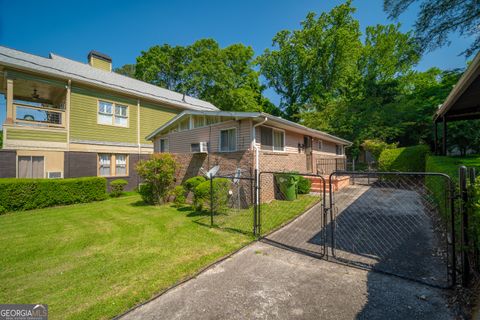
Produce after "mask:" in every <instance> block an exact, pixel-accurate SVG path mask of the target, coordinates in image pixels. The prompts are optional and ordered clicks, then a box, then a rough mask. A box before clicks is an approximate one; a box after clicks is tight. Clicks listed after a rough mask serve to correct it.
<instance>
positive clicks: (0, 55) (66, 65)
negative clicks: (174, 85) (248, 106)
mask: <svg viewBox="0 0 480 320" xmlns="http://www.w3.org/2000/svg"><path fill="white" fill-rule="evenodd" d="M0 65H5V66H9V67H14V68H18V69H23V70H27V71H32V72H40V73H44V74H48V75H50V76H54V77H61V78H64V79H71V80H72V81H78V82H83V83H88V84H92V85H96V86H101V87H104V88H107V89H111V90H115V91H120V92H123V93H128V94H132V95H135V96H137V97H142V98H147V99H150V100H154V101H158V102H164V103H168V104H171V105H175V106H177V107H179V108H184V109H193V110H205V111H206V110H210V111H215V110H218V108H217V107H215V106H214V105H213V104H211V103H210V102H207V101H203V100H200V99H196V98H193V97H190V96H185V97H184V95H183V94H181V93H178V92H174V91H170V90H167V89H164V88H160V87H157V86H155V85H152V84H149V83H146V82H143V81H139V80H136V79H132V78H129V77H126V76H123V75H120V74H117V73H115V72H109V71H104V70H100V69H97V68H94V67H91V66H90V65H88V64H86V63H81V62H78V61H74V60H70V59H67V58H64V57H61V56H59V55H56V54H53V53H50V56H49V57H48V58H45V57H41V56H37V55H33V54H30V53H26V52H22V51H18V50H14V49H10V48H7V47H3V46H0Z"/></svg>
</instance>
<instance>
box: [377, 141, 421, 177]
mask: <svg viewBox="0 0 480 320" xmlns="http://www.w3.org/2000/svg"><path fill="white" fill-rule="evenodd" d="M429 152H430V150H429V148H428V146H425V145H418V146H413V147H405V148H397V149H385V150H383V152H382V153H381V154H380V157H379V158H378V168H379V170H380V171H406V172H424V171H425V161H426V157H427V155H428V154H429Z"/></svg>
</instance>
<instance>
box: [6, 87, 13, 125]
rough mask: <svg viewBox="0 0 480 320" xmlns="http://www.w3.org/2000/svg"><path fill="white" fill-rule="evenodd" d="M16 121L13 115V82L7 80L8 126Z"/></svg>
mask: <svg viewBox="0 0 480 320" xmlns="http://www.w3.org/2000/svg"><path fill="white" fill-rule="evenodd" d="M13 120H14V114H13V80H12V79H7V118H6V119H5V123H6V124H12V123H13Z"/></svg>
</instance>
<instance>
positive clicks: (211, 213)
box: [210, 175, 213, 227]
mask: <svg viewBox="0 0 480 320" xmlns="http://www.w3.org/2000/svg"><path fill="white" fill-rule="evenodd" d="M210 226H211V227H213V175H212V176H210Z"/></svg>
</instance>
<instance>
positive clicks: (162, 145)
mask: <svg viewBox="0 0 480 320" xmlns="http://www.w3.org/2000/svg"><path fill="white" fill-rule="evenodd" d="M158 143H159V148H158V151H159V152H162V153H164V152H168V140H167V139H160V140H159V142H158Z"/></svg>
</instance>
